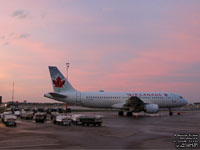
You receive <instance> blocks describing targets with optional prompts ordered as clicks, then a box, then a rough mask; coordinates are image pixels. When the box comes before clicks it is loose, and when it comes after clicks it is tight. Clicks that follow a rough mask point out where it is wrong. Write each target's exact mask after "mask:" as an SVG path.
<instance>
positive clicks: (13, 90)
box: [12, 81, 15, 101]
mask: <svg viewBox="0 0 200 150" xmlns="http://www.w3.org/2000/svg"><path fill="white" fill-rule="evenodd" d="M14 87H15V83H14V81H13V86H12V101H14V94H15V93H14V92H15V89H14Z"/></svg>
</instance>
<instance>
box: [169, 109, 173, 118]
mask: <svg viewBox="0 0 200 150" xmlns="http://www.w3.org/2000/svg"><path fill="white" fill-rule="evenodd" d="M169 115H170V116H173V112H172V110H171V108H169Z"/></svg>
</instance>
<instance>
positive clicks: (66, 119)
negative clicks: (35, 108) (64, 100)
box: [52, 114, 72, 126]
mask: <svg viewBox="0 0 200 150" xmlns="http://www.w3.org/2000/svg"><path fill="white" fill-rule="evenodd" d="M52 122H53V123H54V124H58V125H66V126H71V123H72V120H71V116H69V115H66V114H58V115H57V116H55V117H54V118H53V120H52Z"/></svg>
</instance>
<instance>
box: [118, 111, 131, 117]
mask: <svg viewBox="0 0 200 150" xmlns="http://www.w3.org/2000/svg"><path fill="white" fill-rule="evenodd" d="M118 115H119V116H123V115H124V112H123V111H122V110H121V111H119V112H118ZM126 116H127V117H131V116H133V113H132V112H130V111H128V112H127V113H126Z"/></svg>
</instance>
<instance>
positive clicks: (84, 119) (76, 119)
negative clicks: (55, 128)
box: [72, 114, 102, 126]
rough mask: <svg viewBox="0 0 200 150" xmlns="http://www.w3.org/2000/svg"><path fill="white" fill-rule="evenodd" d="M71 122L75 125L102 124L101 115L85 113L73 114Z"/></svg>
mask: <svg viewBox="0 0 200 150" xmlns="http://www.w3.org/2000/svg"><path fill="white" fill-rule="evenodd" d="M72 122H73V124H75V125H87V126H89V125H94V126H101V125H102V116H100V115H85V114H73V115H72Z"/></svg>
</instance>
